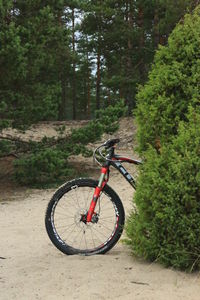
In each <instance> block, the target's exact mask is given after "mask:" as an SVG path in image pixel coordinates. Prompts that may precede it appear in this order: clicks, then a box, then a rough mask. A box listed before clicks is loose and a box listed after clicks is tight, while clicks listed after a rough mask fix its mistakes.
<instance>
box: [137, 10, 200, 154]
mask: <svg viewBox="0 0 200 300" xmlns="http://www.w3.org/2000/svg"><path fill="white" fill-rule="evenodd" d="M199 11H200V9H196V11H195V13H194V14H193V15H186V17H185V19H184V21H183V22H181V23H179V24H178V25H177V27H176V28H175V30H174V31H173V33H172V34H171V36H170V37H169V41H168V46H165V47H160V49H159V50H158V51H157V53H156V56H155V60H154V65H153V68H152V71H151V72H150V74H149V80H148V82H147V84H146V85H145V86H144V88H141V89H140V91H139V93H138V95H137V99H138V106H137V112H136V116H137V122H138V124H139V130H138V137H139V145H140V150H141V151H143V150H145V149H146V148H147V147H148V144H150V145H152V146H153V147H155V141H156V140H160V142H161V145H162V144H163V143H165V142H166V141H170V139H171V137H173V135H174V134H176V133H177V128H178V124H179V121H180V120H186V119H187V117H186V114H187V112H188V105H192V106H193V107H196V105H199V99H200V89H199V82H200V59H199V57H200V47H199V40H200V17H199V13H200V12H199Z"/></svg>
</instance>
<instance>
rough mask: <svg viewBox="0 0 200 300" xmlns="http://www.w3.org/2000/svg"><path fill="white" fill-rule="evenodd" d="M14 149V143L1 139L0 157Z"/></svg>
mask: <svg viewBox="0 0 200 300" xmlns="http://www.w3.org/2000/svg"><path fill="white" fill-rule="evenodd" d="M11 149H12V143H11V142H10V141H6V140H0V157H1V156H2V155H5V154H8V153H9V152H10V151H11Z"/></svg>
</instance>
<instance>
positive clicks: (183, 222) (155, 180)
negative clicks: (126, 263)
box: [127, 109, 200, 270]
mask: <svg viewBox="0 0 200 300" xmlns="http://www.w3.org/2000/svg"><path fill="white" fill-rule="evenodd" d="M188 120H189V122H188V123H186V122H181V123H180V125H179V129H178V134H177V136H175V137H173V138H172V142H171V143H170V144H167V145H165V146H163V147H162V151H161V153H160V155H158V153H157V152H156V151H155V149H153V148H152V147H151V148H150V149H149V150H148V151H147V152H146V162H145V163H144V165H143V167H142V170H141V175H140V177H139V181H138V185H137V191H136V194H135V197H134V201H135V203H136V206H137V212H132V214H131V216H130V218H129V222H128V226H127V233H128V236H129V238H130V239H131V246H132V249H133V252H134V253H135V254H136V255H139V256H142V257H144V258H147V259H149V260H157V261H159V262H161V263H163V264H165V265H166V266H173V267H178V268H181V269H187V270H191V269H195V268H200V126H199V124H200V113H195V112H194V110H193V109H192V110H191V111H190V114H189V117H188Z"/></svg>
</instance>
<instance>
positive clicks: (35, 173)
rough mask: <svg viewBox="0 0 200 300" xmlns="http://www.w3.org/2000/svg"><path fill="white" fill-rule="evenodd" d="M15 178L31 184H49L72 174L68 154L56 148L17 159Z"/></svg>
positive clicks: (20, 181) (21, 182)
mask: <svg viewBox="0 0 200 300" xmlns="http://www.w3.org/2000/svg"><path fill="white" fill-rule="evenodd" d="M14 167H15V175H14V176H15V180H16V181H17V182H18V183H20V184H25V185H30V186H40V187H41V186H48V185H49V184H53V183H57V182H61V181H63V180H66V179H67V178H69V176H72V175H73V173H72V170H71V169H70V168H69V165H68V163H67V156H66V155H65V154H64V153H63V152H61V151H59V150H56V149H46V150H44V151H40V152H37V153H32V154H31V155H28V156H26V157H22V158H20V159H18V160H16V161H15V163H14Z"/></svg>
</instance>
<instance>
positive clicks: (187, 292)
mask: <svg viewBox="0 0 200 300" xmlns="http://www.w3.org/2000/svg"><path fill="white" fill-rule="evenodd" d="M118 176H119V175H117V174H114V176H113V177H112V179H111V182H110V185H111V186H112V187H113V188H114V189H116V190H117V191H118V193H119V195H120V197H121V198H122V199H123V202H124V205H125V208H126V211H128V210H130V207H131V199H132V189H131V187H129V185H128V183H126V182H125V181H123V182H124V184H123V185H122V184H121V182H122V181H121V180H123V179H122V178H121V177H118ZM52 193H53V190H45V191H41V190H27V191H26V193H25V192H24V191H23V192H22V193H20V192H16V193H15V195H14V198H15V199H16V200H14V201H6V199H5V196H4V200H3V201H1V202H0V227H1V239H0V243H1V247H0V249H1V250H0V256H1V257H5V258H6V259H2V258H1V259H0V299H2V300H13V299H15V300H18V299H19V300H23V299H25V300H26V299H28V300H32V299H45V300H46V299H57V300H60V299H69V300H70V299H83V300H84V299H87V300H88V299H91V300H92V299H123V300H126V299H137V300H150V299H152V300H155V299H159V300H162V299H163V300H166V299H170V300H176V299H180V300H184V299H185V300H186V299H188V300H199V299H200V276H199V274H192V275H191V274H185V273H181V272H177V271H173V270H170V269H165V268H163V267H161V266H160V265H158V264H148V263H146V262H140V261H139V260H137V259H136V258H133V257H132V256H131V254H130V251H129V249H128V247H127V246H125V245H123V244H122V243H121V242H119V243H118V244H117V245H116V246H115V248H114V249H113V250H111V251H110V252H109V253H108V254H106V255H103V256H92V257H82V256H66V255H64V254H62V253H61V252H59V251H58V250H57V249H56V248H55V247H54V246H53V245H52V244H51V242H50V240H49V239H48V237H47V234H46V232H45V228H44V214H45V209H46V206H47V202H48V201H49V199H50V197H51V195H52ZM25 195H26V196H25ZM1 200H2V199H1Z"/></svg>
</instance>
